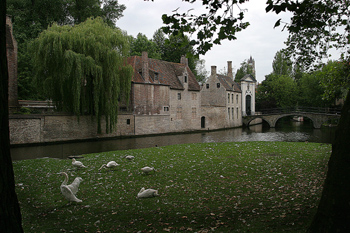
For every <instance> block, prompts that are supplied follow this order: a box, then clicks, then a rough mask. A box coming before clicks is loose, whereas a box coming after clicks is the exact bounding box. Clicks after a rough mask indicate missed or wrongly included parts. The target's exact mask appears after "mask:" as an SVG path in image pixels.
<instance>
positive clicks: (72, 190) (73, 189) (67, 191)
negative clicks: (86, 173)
mask: <svg viewBox="0 0 350 233" xmlns="http://www.w3.org/2000/svg"><path fill="white" fill-rule="evenodd" d="M61 175H63V176H64V181H63V182H62V184H61V186H60V189H61V193H62V195H63V196H64V197H65V198H66V199H67V200H68V201H75V202H82V200H80V199H78V198H77V197H76V196H75V194H76V193H77V192H78V190H79V185H80V182H81V181H83V179H82V178H81V177H76V178H75V179H74V181H73V183H71V184H69V185H67V183H68V175H67V173H65V172H61Z"/></svg>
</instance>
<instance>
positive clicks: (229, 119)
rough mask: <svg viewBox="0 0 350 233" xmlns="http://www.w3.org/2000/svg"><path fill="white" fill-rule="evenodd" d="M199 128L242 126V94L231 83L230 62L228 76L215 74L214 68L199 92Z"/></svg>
mask: <svg viewBox="0 0 350 233" xmlns="http://www.w3.org/2000/svg"><path fill="white" fill-rule="evenodd" d="M201 96H202V97H201V99H202V103H201V106H202V118H201V128H206V129H209V130H210V129H221V128H232V127H239V126H242V108H241V101H242V93H241V90H240V87H239V84H238V83H236V82H234V81H233V74H232V62H228V76H225V75H220V74H217V72H216V66H212V67H211V75H210V77H209V78H208V80H207V82H206V83H204V84H203V86H202V91H201Z"/></svg>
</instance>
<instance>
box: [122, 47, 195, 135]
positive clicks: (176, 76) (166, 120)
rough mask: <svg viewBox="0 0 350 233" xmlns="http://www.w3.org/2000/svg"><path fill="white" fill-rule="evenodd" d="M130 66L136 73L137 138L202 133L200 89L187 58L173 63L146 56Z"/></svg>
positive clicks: (133, 105)
mask: <svg viewBox="0 0 350 233" xmlns="http://www.w3.org/2000/svg"><path fill="white" fill-rule="evenodd" d="M128 64H130V65H131V66H132V67H133V69H134V75H133V78H132V84H131V98H130V106H129V109H130V110H131V111H132V115H134V118H135V135H140V134H151V133H168V132H182V131H193V130H199V129H200V117H201V105H200V104H201V95H200V86H199V84H198V82H197V80H196V78H195V76H194V74H193V73H192V71H191V70H190V68H189V67H188V60H187V59H186V58H185V57H182V58H181V61H180V63H173V62H166V61H161V60H156V59H152V58H148V54H147V52H143V53H142V56H133V57H129V58H128Z"/></svg>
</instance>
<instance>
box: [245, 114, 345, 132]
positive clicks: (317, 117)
mask: <svg viewBox="0 0 350 233" xmlns="http://www.w3.org/2000/svg"><path fill="white" fill-rule="evenodd" d="M287 116H302V117H306V118H309V119H310V120H311V121H312V124H313V127H314V128H316V129H319V128H321V126H322V124H323V123H325V122H327V121H328V120H331V119H340V115H336V114H319V113H301V112H293V113H282V114H272V115H253V116H245V117H244V118H243V124H244V125H245V126H249V124H250V122H251V121H253V120H255V119H257V118H261V119H262V120H264V121H266V122H267V123H268V124H269V126H270V128H275V126H276V122H277V121H278V120H279V119H281V118H283V117H287Z"/></svg>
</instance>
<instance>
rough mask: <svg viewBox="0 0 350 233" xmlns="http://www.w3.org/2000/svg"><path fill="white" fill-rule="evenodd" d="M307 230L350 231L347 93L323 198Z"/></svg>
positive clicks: (349, 107) (349, 104)
mask: <svg viewBox="0 0 350 233" xmlns="http://www.w3.org/2000/svg"><path fill="white" fill-rule="evenodd" d="M309 232H350V93H348V95H347V98H346V101H345V104H344V107H343V109H342V113H341V118H340V121H339V124H338V127H337V130H336V133H335V141H334V142H333V145H332V154H331V157H330V159H329V162H328V173H327V177H326V181H325V184H324V187H323V192H322V197H321V200H320V203H319V206H318V209H317V213H316V215H315V217H314V219H313V221H312V223H311V226H310V228H309Z"/></svg>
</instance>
